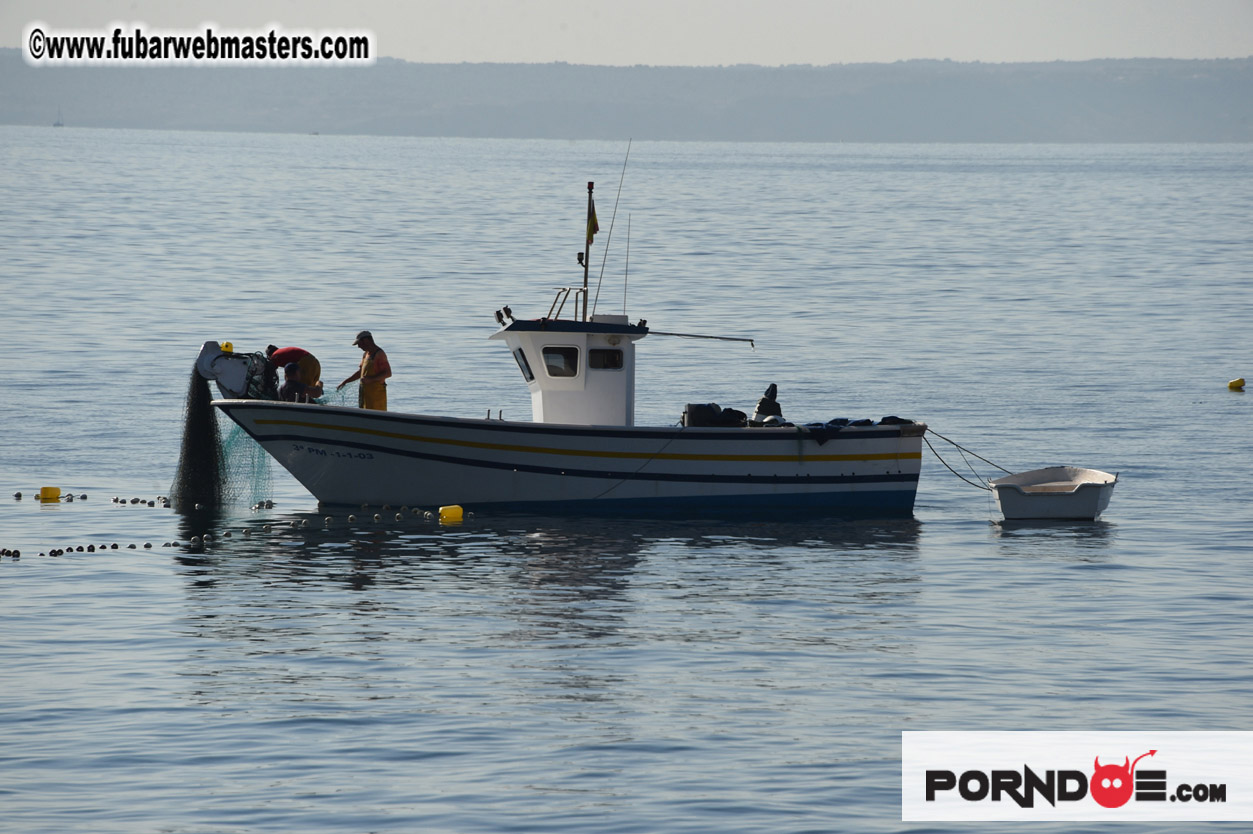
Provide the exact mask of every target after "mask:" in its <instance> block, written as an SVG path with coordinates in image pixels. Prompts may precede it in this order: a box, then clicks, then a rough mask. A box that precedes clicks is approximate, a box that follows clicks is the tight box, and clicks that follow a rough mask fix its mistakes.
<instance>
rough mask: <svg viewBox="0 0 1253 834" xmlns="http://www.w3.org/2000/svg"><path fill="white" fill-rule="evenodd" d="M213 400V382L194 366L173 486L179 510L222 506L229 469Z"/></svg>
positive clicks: (189, 384)
mask: <svg viewBox="0 0 1253 834" xmlns="http://www.w3.org/2000/svg"><path fill="white" fill-rule="evenodd" d="M212 401H213V395H212V393H211V392H210V391H209V381H208V380H207V379H205V378H204V377H202V376H201V375H200V373H199V371H197V370H196V368H195V366H194V365H193V366H192V369H191V379H190V380H189V381H188V384H187V401H186V403H185V405H184V407H183V445H182V447H181V449H180V450H179V455H178V471H177V472H176V473H175V474H174V483H173V484H172V485H171V486H170V502H171V503H172V504H173V505H174V507H175V509H178V510H191V509H195V507H196V505H197V504H202V505H204V506H206V507H216V506H218V505H219V504H221V503H222V475H223V473H224V472H225V470H226V466H225V461H224V459H223V455H222V445H221V432H220V431H219V429H218V421H217V415H216V414H214V413H213V407H212V406H211V405H210V403H211V402H212Z"/></svg>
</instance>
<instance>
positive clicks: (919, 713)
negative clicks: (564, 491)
mask: <svg viewBox="0 0 1253 834" xmlns="http://www.w3.org/2000/svg"><path fill="white" fill-rule="evenodd" d="M624 151H625V145H624V144H620V143H598V142H571V143H562V142H538V141H537V142H525V141H478V140H476V141H467V140H452V139H448V140H438V139H388V138H361V137H334V136H273V135H233V134H197V133H157V132H127V131H93V130H74V129H65V130H57V131H54V130H50V129H25V128H0V171H2V172H3V173H0V289H2V290H3V303H2V304H0V308H2V309H3V311H4V312H3V331H2V335H0V348H2V349H0V432H2V434H0V495H3V496H4V498H3V500H0V544H3V546H4V547H6V548H11V549H19V550H20V551H21V558H20V559H17V560H14V559H12V558H4V559H2V560H0V830H4V831H14V832H19V831H20V832H65V831H83V832H88V831H90V832H189V833H190V832H254V831H284V832H287V831H308V832H358V831H360V832H365V831H388V832H392V831H396V832H401V831H405V832H407V831H459V832H478V831H483V832H488V831H537V832H541V831H542V832H558V831H571V832H574V831H578V832H583V831H615V832H653V831H666V832H695V831H762V832H765V831H769V832H781V831H786V832H799V831H847V830H868V831H902V830H931V829H933V828H936V827H935V826H908V825H906V824H904V823H902V822H900V804H899V803H900V781H899V780H900V761H899V757H900V732H901V731H902V730H905V729H1007V730H1014V729H1021V730H1084V729H1093V730H1097V729H1099V730H1106V729H1151V728H1160V729H1163V730H1185V729H1198V730H1199V729H1240V730H1249V729H1253V698H1251V697H1250V693H1251V692H1253V660H1251V659H1250V647H1253V637H1251V636H1250V635H1253V604H1251V603H1253V580H1251V575H1253V545H1251V544H1250V542H1251V541H1253V513H1251V512H1250V510H1249V509H1248V507H1249V504H1248V495H1249V492H1250V487H1251V486H1253V466H1251V465H1250V460H1253V431H1251V430H1250V429H1251V424H1253V420H1251V419H1250V414H1251V413H1253V410H1251V409H1253V402H1251V401H1250V400H1249V398H1248V396H1247V395H1242V394H1238V393H1233V392H1230V391H1228V390H1227V387H1226V383H1227V381H1228V380H1229V379H1232V378H1234V377H1237V376H1248V377H1253V350H1251V348H1250V345H1251V344H1253V342H1251V340H1250V338H1249V333H1250V321H1251V320H1253V278H1251V276H1250V266H1251V264H1253V224H1251V223H1250V218H1253V146H1247V145H1245V146H898V145H893V146H865V145H748V144H745V145H737V144H727V145H716V144H668V143H647V142H637V143H635V144H634V145H633V146H632V148H631V157H630V163H629V165H628V167H627V172H626V180H625V185H624V187H623V189H622V196H621V201H620V203H619V205H618V208H617V215H616V219H614V220H613V232H612V243H611V245H610V250H609V256H608V258H607V260H606V262H605V269H604V281H603V285H602V289H601V292H600V298H599V302H598V304H599V308H600V310H601V311H607V312H620V311H621V310H622V309H623V294H624V283H625V285H626V299H625V303H626V310H627V312H628V313H629V314H630V315H631V316H632V319H635V318H639V317H643V318H647V319H648V321H649V324H650V325H651V326H652V327H654V328H656V329H659V330H675V331H683V332H696V333H710V334H721V335H733V336H752V337H754V338H756V340H757V347H756V350H755V351H754V350H751V349H749V348H748V347H747V346H744V345H741V344H738V343H723V342H697V341H689V340H678V339H666V338H664V337H650V338H649V339H648V340H646V342H645V343H643V344H642V345H641V347H640V353H639V355H640V362H641V369H640V373H639V379H638V390H639V394H638V401H637V419H638V421H639V422H640V423H644V424H668V423H672V422H674V421H675V420H677V418H678V416H679V414H680V413H681V411H682V407H683V404H684V403H686V402H708V401H716V402H718V403H720V404H722V405H725V406H734V407H738V408H741V409H745V410H749V409H750V408H751V406H752V405H753V404H754V403H755V402H756V399H757V397H758V396H760V394H761V391H762V390H763V389H764V388H765V387H766V386H767V385H768V384H769V383H771V382H775V383H777V384H778V385H779V388H780V399H781V401H782V403H783V406H784V413H785V415H786V416H789V417H791V418H793V419H797V420H812V419H829V418H832V417H840V416H844V417H854V418H856V417H871V418H879V417H882V416H885V415H888V414H895V415H899V416H903V417H911V418H915V419H919V420H924V421H926V422H928V423H929V424H930V425H931V426H932V427H933V428H934V429H935V430H937V431H939V432H940V433H941V434H943V435H945V436H947V437H950V438H953V439H955V440H957V441H959V442H960V443H962V444H963V445H965V446H968V447H969V448H971V449H973V450H974V451H976V452H978V453H979V454H981V455H983V456H984V457H987V458H990V459H991V460H994V461H996V462H997V463H1000V464H1002V465H1004V466H1006V467H1007V468H1010V469H1012V470H1014V471H1021V470H1024V469H1030V468H1035V467H1037V466H1043V465H1048V464H1055V463H1067V464H1074V465H1081V466H1091V467H1095V468H1099V469H1104V470H1107V471H1111V472H1119V473H1121V481H1120V483H1119V486H1118V488H1117V490H1116V491H1115V494H1114V498H1113V503H1112V504H1111V506H1110V509H1109V511H1108V512H1107V514H1106V516H1105V517H1104V519H1103V520H1102V521H1100V522H1096V523H1092V524H1057V525H1047V526H1035V527H1012V526H1006V525H1001V524H998V523H996V519H997V514H996V510H995V507H994V505H993V504H992V503H991V502H990V500H989V498H988V496H987V494H986V493H983V492H981V491H979V490H976V489H974V488H973V487H971V486H968V485H966V484H964V483H962V482H961V481H959V480H957V479H956V478H954V477H953V476H952V475H951V474H950V473H949V472H948V471H947V470H946V469H944V468H943V467H942V466H941V464H939V463H938V462H937V461H935V460H934V459H933V458H930V457H928V458H927V459H926V460H925V461H924V470H923V478H922V481H921V484H920V489H919V497H918V505H917V508H916V513H915V519H914V520H911V521H906V522H901V521H895V522H865V521H861V522H841V521H838V520H829V521H815V522H804V523H796V522H784V521H778V522H774V521H771V520H769V519H763V520H756V521H752V522H745V523H743V524H738V525H737V524H728V523H725V522H703V521H700V520H691V521H688V522H667V523H664V524H662V523H657V522H641V521H629V522H628V521H590V520H574V521H572V520H569V519H563V518H530V517H514V518H493V517H482V516H480V517H478V518H476V519H474V520H473V521H472V522H470V523H467V524H465V525H463V526H460V527H439V526H438V525H434V524H431V523H429V522H425V521H421V520H417V519H414V520H409V521H405V522H402V523H386V524H373V523H361V524H349V523H348V522H347V521H346V520H345V519H338V518H337V519H334V521H333V522H332V524H331V525H330V526H329V528H325V529H324V528H323V523H322V516H321V515H320V514H318V513H317V508H316V504H315V502H314V501H313V500H312V498H310V497H309V496H308V495H307V493H305V492H304V491H303V490H302V489H301V488H300V487H299V485H297V484H296V483H295V482H294V481H292V480H291V479H290V478H288V477H287V476H286V475H285V474H284V473H282V472H281V471H275V472H273V473H272V477H271V480H270V482H269V483H268V485H267V483H266V479H265V478H264V477H262V476H260V475H254V476H253V478H252V479H251V480H250V481H249V482H248V485H249V487H250V489H251V490H252V497H254V498H255V497H268V498H271V499H272V500H274V502H275V506H274V509H272V510H268V511H266V510H262V511H253V510H250V509H249V507H250V503H249V502H248V501H243V502H242V503H240V504H238V505H236V506H232V507H230V508H228V509H226V510H225V511H224V512H223V513H222V514H221V515H220V516H218V517H216V518H212V519H208V520H205V519H184V518H180V517H179V516H177V515H175V514H174V513H173V512H172V511H169V510H162V509H158V508H148V507H147V506H146V505H134V504H122V505H119V504H115V503H113V502H112V501H111V499H112V498H113V497H115V496H119V497H122V498H131V497H144V498H145V499H148V498H155V497H156V496H157V495H161V494H165V493H167V492H168V491H169V487H170V483H171V480H172V478H173V475H174V469H175V466H176V463H177V459H178V449H179V439H180V432H181V424H182V407H183V400H184V395H185V391H186V385H187V377H188V373H189V372H190V370H191V365H192V361H193V359H194V357H195V355H196V353H197V351H198V348H199V345H200V344H201V343H202V342H203V341H205V340H207V339H215V340H230V341H232V342H234V344H235V345H236V347H237V348H238V349H243V350H256V349H261V348H263V347H264V346H265V345H266V344H268V343H275V344H280V345H283V344H298V345H301V346H304V347H306V348H308V349H310V350H312V351H313V352H314V353H315V354H317V355H318V356H319V358H320V359H321V360H322V364H323V367H324V369H325V378H327V379H329V380H331V381H336V380H338V379H340V378H342V377H344V376H347V375H348V374H349V373H350V372H351V371H352V370H353V369H354V368H355V363H356V361H357V357H358V356H359V353H358V352H357V351H356V349H355V348H353V347H352V345H351V342H352V339H353V336H354V334H355V333H356V331H357V330H359V329H362V328H369V329H371V330H372V331H373V332H374V333H375V335H376V337H377V339H378V341H379V342H380V344H382V345H383V346H384V347H385V348H386V349H387V350H388V352H389V355H390V357H391V359H392V364H393V366H394V367H395V370H396V375H395V377H394V378H393V380H392V383H393V384H392V386H391V391H390V398H391V403H392V407H393V409H394V410H411V411H421V412H428V413H439V414H453V415H457V416H469V417H475V416H481V415H483V414H484V413H485V412H486V411H487V410H488V409H491V410H492V412H493V413H495V412H496V411H497V410H503V412H504V414H505V416H506V417H507V418H509V417H513V418H525V417H527V416H528V415H529V411H530V409H529V398H528V395H527V392H526V389H525V386H524V385H523V383H522V380H521V379H520V377H519V375H518V372H517V369H516V368H515V367H514V365H513V362H512V360H511V359H510V358H509V356H508V355H507V353H506V352H505V351H503V350H502V349H501V348H500V346H499V345H498V344H496V343H494V342H488V341H487V340H486V337H487V336H488V335H489V334H490V333H491V332H492V331H493V330H494V329H495V325H494V322H493V320H492V311H493V310H495V309H496V308H497V307H499V306H501V305H502V304H510V305H511V306H512V307H513V309H514V311H515V313H517V314H518V315H520V316H538V315H542V314H544V313H545V312H546V311H547V309H548V305H549V303H550V301H551V295H552V289H551V288H552V287H555V286H558V285H563V284H568V283H574V282H576V281H578V280H579V279H580V270H579V269H578V267H577V264H576V263H575V257H574V255H575V252H576V251H578V250H579V249H581V244H582V241H581V226H582V221H583V211H584V207H585V195H586V186H585V183H586V182H587V181H588V180H595V181H596V183H597V192H596V193H597V207H598V214H599V217H600V222H601V229H602V233H601V235H599V236H598V238H597V246H596V248H595V249H594V252H593V263H594V264H595V265H596V267H597V268H596V270H595V271H596V272H599V271H600V264H601V256H602V253H603V251H604V249H603V244H604V242H605V241H606V240H607V239H608V238H609V237H610V235H609V226H610V221H611V219H613V215H614V202H615V195H616V192H617V189H618V180H619V176H620V173H621V170H622V161H623V153H624ZM628 218H629V221H630V252H629V277H627V279H626V280H625V282H624V271H625V267H626V265H627V234H626V232H627V221H628ZM939 449H940V452H941V453H942V454H944V455H945V457H946V459H948V460H949V461H950V463H952V464H954V465H955V466H956V467H957V468H959V469H961V470H962V471H968V470H967V469H966V465H965V463H963V461H962V459H961V457H960V455H957V454H956V453H955V452H953V450H952V448H951V447H947V448H946V447H944V446H942V445H941V446H940V447H939ZM928 455H929V453H928ZM972 462H973V463H975V464H976V465H977V471H978V473H979V475H980V476H981V477H990V476H994V475H995V474H996V472H995V470H992V469H991V468H990V467H987V466H985V465H984V464H981V463H978V462H977V461H974V460H973V459H972ZM43 485H56V486H60V487H62V488H63V489H65V490H66V491H72V492H74V493H76V494H87V495H88V500H86V501H81V500H80V501H76V502H75V503H73V504H57V505H43V506H41V505H38V504H36V503H34V502H32V501H31V500H30V499H29V497H24V498H23V499H22V500H20V501H18V500H13V499H11V498H9V497H8V496H9V495H11V494H12V493H14V492H17V491H21V492H23V493H25V494H26V495H27V496H29V495H30V493H31V492H33V491H35V490H37V489H38V487H40V486H43ZM302 520H304V521H307V522H309V523H308V526H305V527H299V526H297V527H293V526H292V523H293V521H294V522H296V523H297V524H298V523H299V522H300V521H302ZM266 525H269V526H270V527H271V529H270V530H269V531H268V532H267V531H266V530H265V529H264V527H265V526H266ZM244 528H248V529H249V530H250V531H252V532H251V535H248V536H245V535H243V534H242V530H243V529H244ZM205 529H208V530H210V531H212V532H213V533H215V534H216V535H217V536H218V538H217V540H216V541H214V542H213V543H211V544H210V546H209V547H208V548H206V549H204V550H203V551H202V552H198V551H192V550H191V549H189V548H188V547H187V546H185V545H184V546H178V547H162V546H161V545H162V544H164V543H165V542H168V541H184V542H185V541H187V540H188V538H189V537H190V536H191V535H193V534H195V533H198V532H203V531H204V530H205ZM228 532H229V533H231V534H232V535H231V537H230V538H226V536H225V534H226V533H228ZM145 542H148V543H152V544H154V545H156V546H155V547H153V548H152V549H147V550H146V549H144V547H143V544H144V543H145ZM113 543H117V544H118V545H119V548H118V549H117V550H113V549H109V550H106V551H105V552H96V553H86V552H84V553H78V552H70V553H66V554H65V555H63V556H60V557H51V556H47V555H42V556H41V555H40V554H41V553H45V554H46V553H48V552H49V551H50V550H52V549H53V548H67V547H69V548H73V547H76V546H79V545H83V546H85V545H88V544H91V545H95V546H99V545H102V544H113ZM131 544H134V545H137V547H136V548H135V549H129V548H128V545H131ZM1046 828H1047V827H1046ZM1090 828H1091V829H1092V830H1102V829H1101V827H1100V826H1090ZM1175 828H1177V827H1175ZM954 830H958V829H954ZM1067 830H1075V829H1074V827H1073V826H1072V827H1071V828H1068V829H1067Z"/></svg>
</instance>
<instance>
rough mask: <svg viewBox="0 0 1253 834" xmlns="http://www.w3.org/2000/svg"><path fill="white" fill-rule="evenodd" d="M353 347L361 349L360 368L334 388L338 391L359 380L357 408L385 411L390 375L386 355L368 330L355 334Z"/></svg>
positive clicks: (390, 371) (389, 366)
mask: <svg viewBox="0 0 1253 834" xmlns="http://www.w3.org/2000/svg"><path fill="white" fill-rule="evenodd" d="M353 344H354V345H356V346H357V347H359V348H361V351H362V355H361V367H360V368H358V369H357V372H356V373H354V374H353V375H352V376H350V377H348V378H347V379H345V380H344V381H343V382H341V383H340V384H339V385H337V386H335V390H336V391H338V390H339V389H340V388H343V387H344V386H345V385H347V384H348V383H350V382H355V381H357V380H361V385H360V387H359V388H358V389H357V406H358V407H359V408H370V409H373V410H375V411H386V410H387V379H388V377H390V376H391V375H392V366H391V365H390V364H389V363H388V361H387V354H386V353H384V352H383V349H382V348H381V347H379V346H378V345H376V344H375V343H374V336H373V335H372V334H371V333H370V331H369V330H362V331H361V332H360V333H358V334H357V339H356V341H354V342H353Z"/></svg>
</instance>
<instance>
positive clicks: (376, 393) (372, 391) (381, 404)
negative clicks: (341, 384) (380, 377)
mask: <svg viewBox="0 0 1253 834" xmlns="http://www.w3.org/2000/svg"><path fill="white" fill-rule="evenodd" d="M357 406H358V407H359V408H370V409H373V410H375V411H386V410H387V384H386V383H383V382H375V383H372V384H371V383H365V382H363V383H361V385H360V386H358V388H357Z"/></svg>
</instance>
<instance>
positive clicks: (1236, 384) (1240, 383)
mask: <svg viewBox="0 0 1253 834" xmlns="http://www.w3.org/2000/svg"><path fill="white" fill-rule="evenodd" d="M1227 387H1228V388H1230V389H1231V390H1232V391H1243V390H1244V377H1240V378H1239V379H1233V380H1231V382H1228V383H1227Z"/></svg>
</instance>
